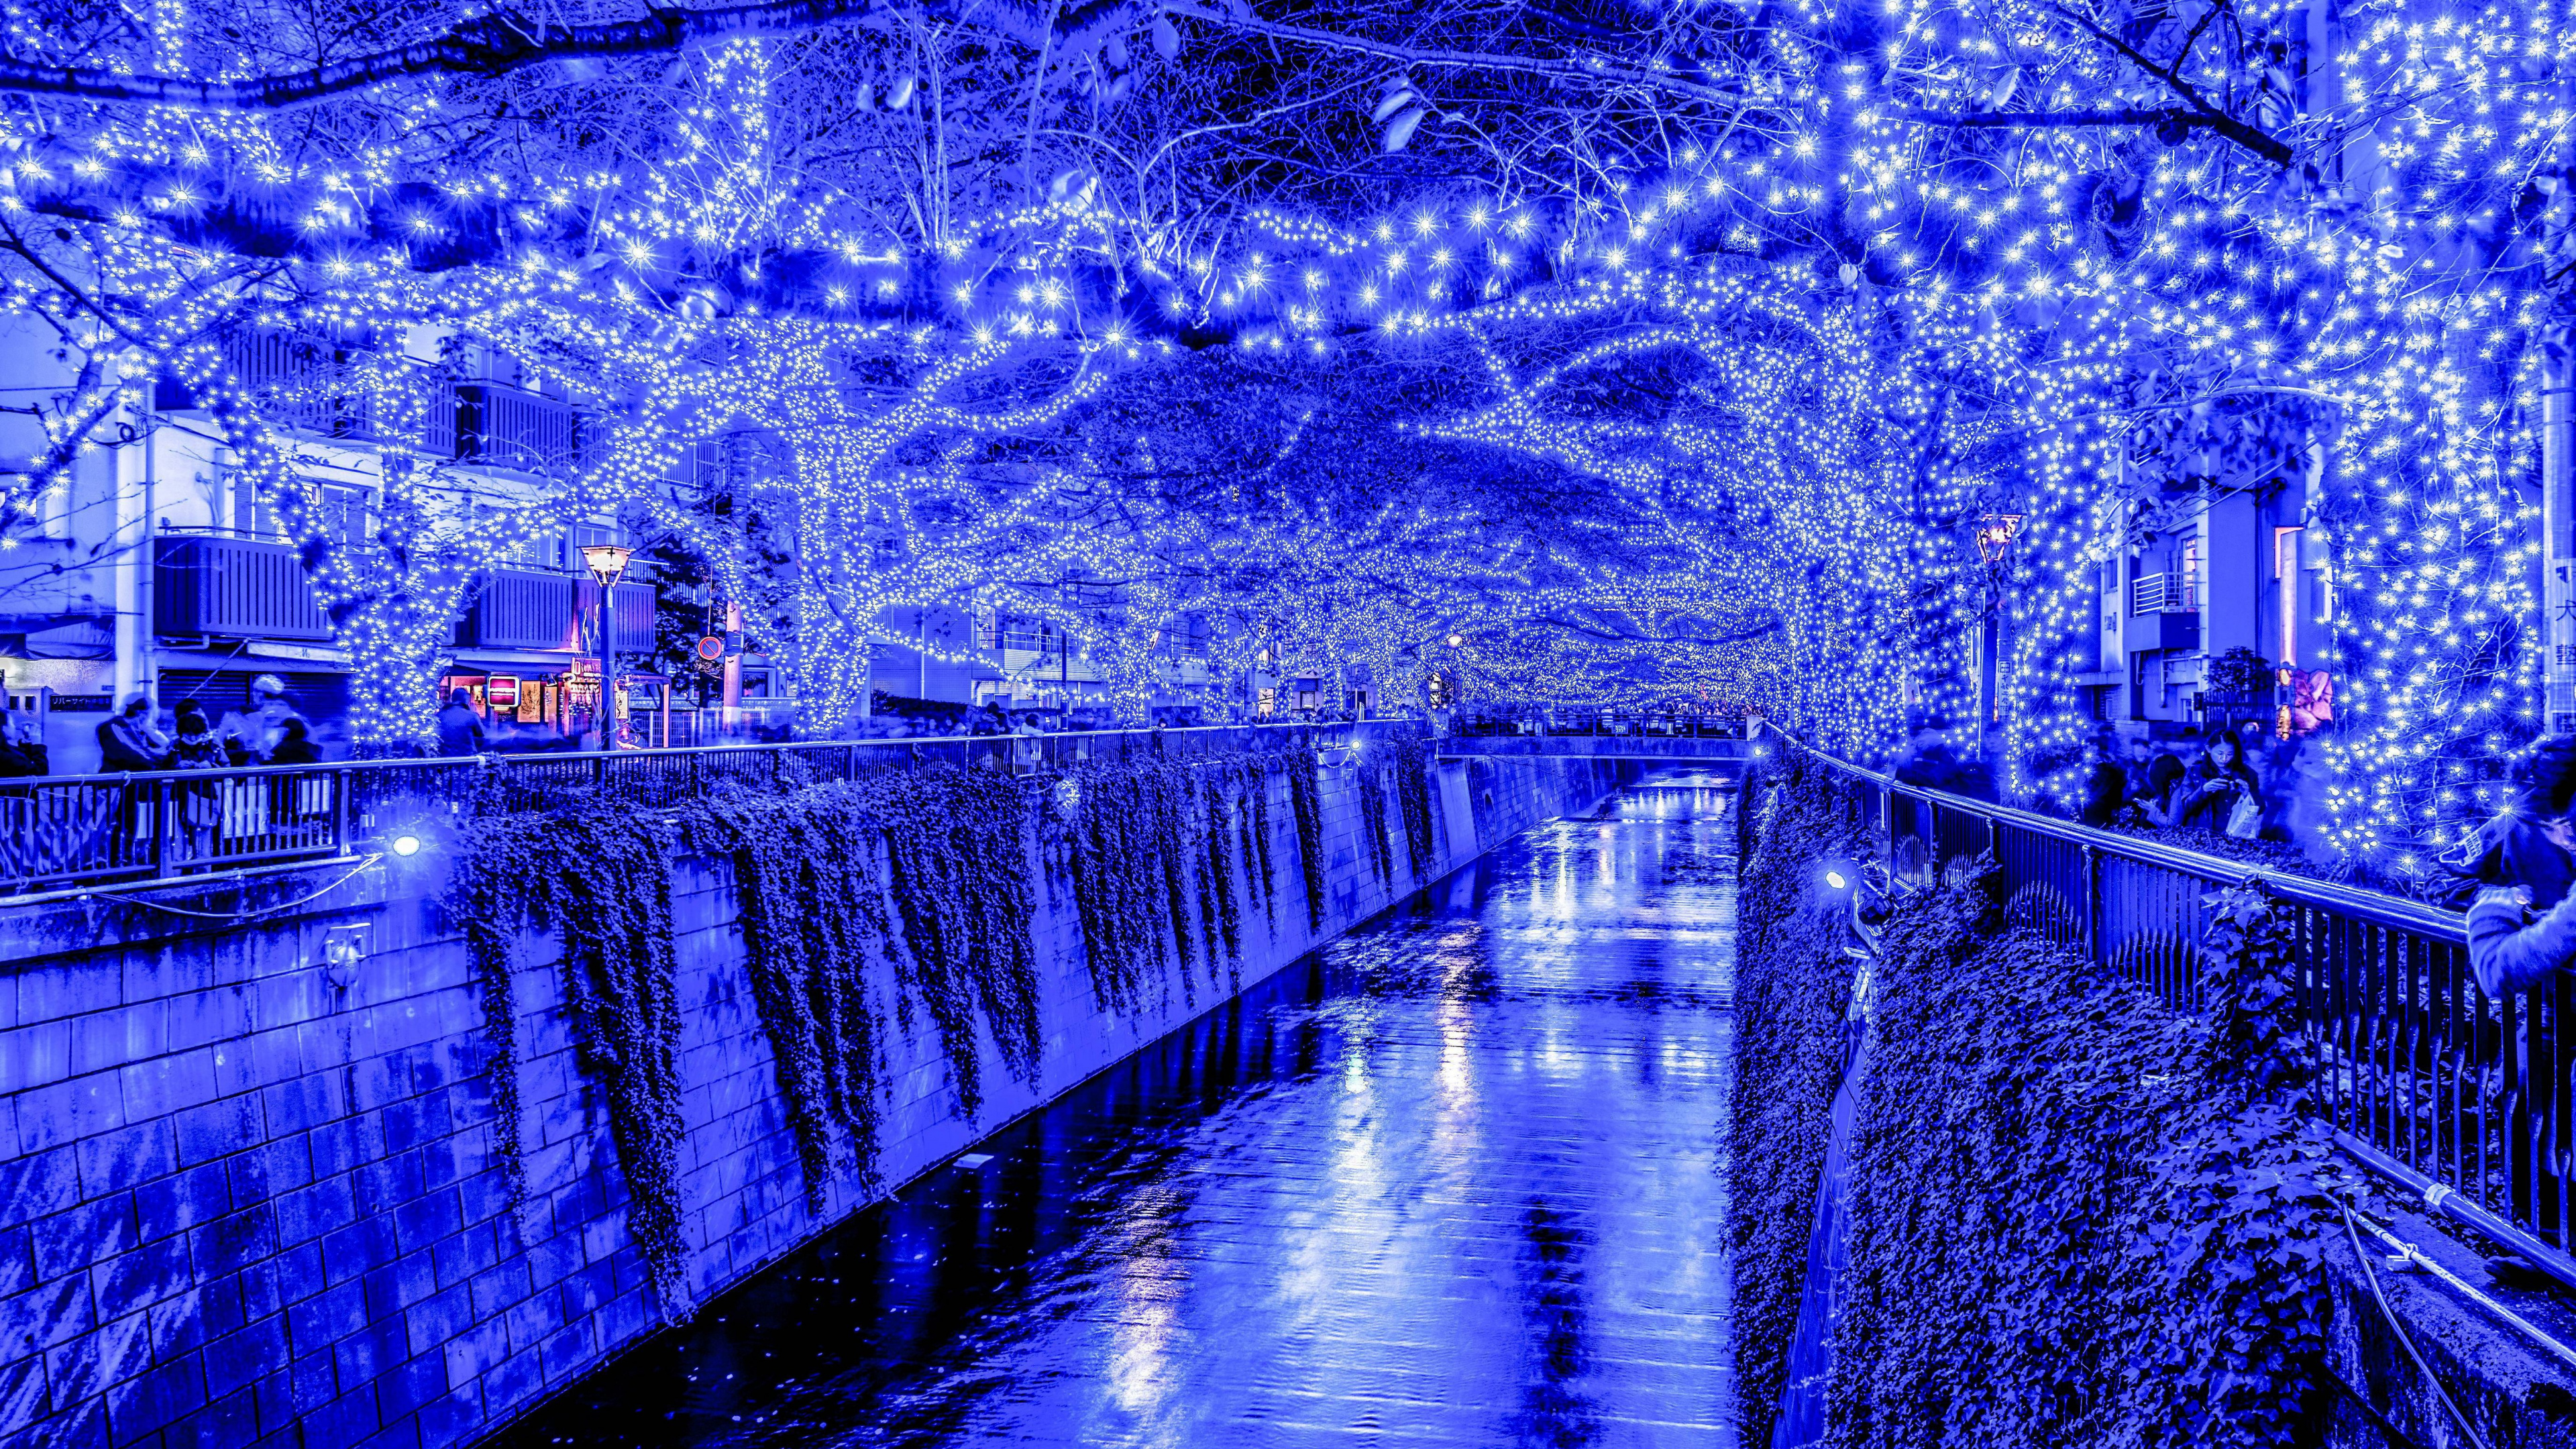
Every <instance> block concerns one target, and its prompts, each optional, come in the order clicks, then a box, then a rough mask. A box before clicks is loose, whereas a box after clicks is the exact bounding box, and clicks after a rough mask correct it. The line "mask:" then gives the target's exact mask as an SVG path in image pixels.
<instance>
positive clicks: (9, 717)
mask: <svg viewBox="0 0 2576 1449" xmlns="http://www.w3.org/2000/svg"><path fill="white" fill-rule="evenodd" d="M52 768H53V760H52V757H51V756H50V754H49V753H48V752H47V750H46V749H45V733H44V729H43V727H42V726H40V725H38V724H37V723H36V722H35V720H34V719H32V718H30V717H29V716H27V715H23V714H20V713H19V712H18V711H16V710H14V709H13V710H9V711H7V712H6V713H0V779H8V780H24V779H28V778H31V777H33V776H38V775H44V774H48V773H50V772H51V770H52Z"/></svg>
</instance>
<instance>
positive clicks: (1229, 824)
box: [1199, 768, 1243, 989]
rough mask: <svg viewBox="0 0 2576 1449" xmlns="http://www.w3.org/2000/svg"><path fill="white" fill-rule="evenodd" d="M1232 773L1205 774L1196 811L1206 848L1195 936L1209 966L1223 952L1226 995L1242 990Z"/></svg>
mask: <svg viewBox="0 0 2576 1449" xmlns="http://www.w3.org/2000/svg"><path fill="white" fill-rule="evenodd" d="M1234 775H1235V772H1234V771H1233V770H1232V769H1228V768H1218V769H1212V770H1204V771H1202V772H1201V773H1200V776H1199V797H1200V798H1199V810H1200V817H1201V819H1202V821H1203V822H1204V828H1205V830H1206V845H1205V848H1204V849H1202V850H1201V851H1200V852H1199V930H1200V933H1201V934H1202V936H1203V937H1204V938H1205V939H1206V941H1207V953H1208V960H1209V961H1210V962H1211V963H1213V962H1215V961H1216V959H1217V955H1218V952H1219V949H1220V948H1222V950H1223V952H1224V957H1225V963H1226V984H1227V987H1228V989H1233V988H1235V987H1239V986H1240V985H1242V980H1243V978H1242V972H1241V969H1240V968H1241V967H1242V965H1243V898H1242V897H1241V896H1240V895H1238V894H1237V893H1236V890H1235V883H1236V881H1237V880H1238V879H1240V877H1239V876H1238V875H1237V874H1236V872H1235V868H1234V841H1233V836H1234V815H1235V808H1234V805H1233V804H1232V802H1231V800H1230V798H1229V796H1230V794H1231V791H1232V789H1233V786H1234Z"/></svg>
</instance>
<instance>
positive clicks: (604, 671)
mask: <svg viewBox="0 0 2576 1449" xmlns="http://www.w3.org/2000/svg"><path fill="white" fill-rule="evenodd" d="M633 557H635V550H633V549H631V548H628V547H627V546H626V545H624V544H622V543H586V544H583V545H582V546H581V561H582V563H584V564H585V565H587V566H588V567H589V569H590V576H591V578H592V579H594V580H596V581H597V582H598V584H599V747H600V748H601V749H603V750H613V749H615V748H617V677H616V676H617V581H618V580H619V579H622V578H624V577H626V562H627V560H629V559H631V558H633Z"/></svg>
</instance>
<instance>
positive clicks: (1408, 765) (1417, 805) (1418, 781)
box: [1387, 735, 1439, 880]
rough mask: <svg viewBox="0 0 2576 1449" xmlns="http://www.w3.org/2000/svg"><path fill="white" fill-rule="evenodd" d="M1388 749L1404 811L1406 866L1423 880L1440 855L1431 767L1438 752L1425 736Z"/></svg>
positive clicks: (1409, 738) (1395, 742) (1391, 744)
mask: <svg viewBox="0 0 2576 1449" xmlns="http://www.w3.org/2000/svg"><path fill="white" fill-rule="evenodd" d="M1387 748H1388V750H1389V752H1390V753H1391V754H1393V755H1394V757H1395V758H1394V760H1393V762H1392V763H1391V764H1390V765H1389V767H1388V768H1390V769H1392V770H1393V771H1394V772H1395V791H1396V799H1397V802H1398V804H1399V805H1401V806H1402V808H1403V811H1404V859H1405V864H1406V865H1407V866H1408V867H1409V868H1410V869H1411V870H1412V872H1413V878H1414V879H1416V880H1420V879H1421V878H1422V872H1423V871H1424V870H1425V869H1427V868H1429V866H1430V865H1431V863H1432V862H1433V861H1434V860H1435V859H1437V858H1438V854H1439V851H1438V846H1439V842H1438V841H1437V840H1436V839H1435V838H1434V837H1433V835H1432V827H1431V766H1432V761H1433V760H1434V758H1436V756H1437V750H1436V749H1435V747H1434V746H1433V744H1432V742H1431V741H1430V740H1429V739H1428V738H1426V737H1424V736H1421V735H1406V736H1404V737H1403V738H1401V739H1397V740H1393V741H1390V742H1389V744H1388V747H1387Z"/></svg>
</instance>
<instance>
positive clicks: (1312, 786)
mask: <svg viewBox="0 0 2576 1449" xmlns="http://www.w3.org/2000/svg"><path fill="white" fill-rule="evenodd" d="M1282 759H1283V760H1284V761H1285V762H1286V764H1287V775H1288V806H1289V809H1290V810H1291V811H1292V812H1293V813H1294V814H1295V815H1296V817H1297V864H1298V867H1299V869H1300V871H1301V872H1302V873H1303V874H1304V876H1305V878H1306V929H1307V930H1309V931H1320V930H1322V929H1324V793H1323V786H1322V784H1321V783H1320V782H1319V781H1318V780H1317V779H1316V774H1315V771H1316V764H1315V752H1314V751H1312V750H1301V749H1291V750H1288V751H1286V752H1285V753H1284V754H1283V755H1282Z"/></svg>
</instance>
